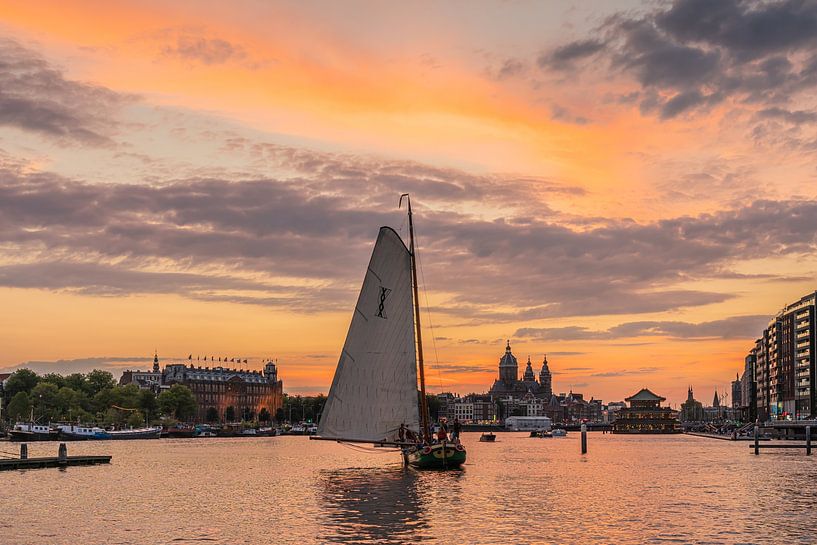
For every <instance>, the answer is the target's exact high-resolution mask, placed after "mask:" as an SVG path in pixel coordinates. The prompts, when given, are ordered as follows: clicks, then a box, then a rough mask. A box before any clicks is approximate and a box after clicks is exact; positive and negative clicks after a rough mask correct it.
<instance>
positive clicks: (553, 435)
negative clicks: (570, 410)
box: [551, 428, 567, 437]
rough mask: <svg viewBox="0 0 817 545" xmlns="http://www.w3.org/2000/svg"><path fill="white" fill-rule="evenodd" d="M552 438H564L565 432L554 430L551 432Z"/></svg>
mask: <svg viewBox="0 0 817 545" xmlns="http://www.w3.org/2000/svg"><path fill="white" fill-rule="evenodd" d="M551 436H552V437H566V436H567V430H563V429H562V428H558V429H555V430H553V431H552V432H551Z"/></svg>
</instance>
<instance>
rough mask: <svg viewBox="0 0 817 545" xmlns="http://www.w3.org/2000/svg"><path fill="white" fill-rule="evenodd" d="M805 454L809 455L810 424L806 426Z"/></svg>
mask: <svg viewBox="0 0 817 545" xmlns="http://www.w3.org/2000/svg"><path fill="white" fill-rule="evenodd" d="M806 456H811V426H806Z"/></svg>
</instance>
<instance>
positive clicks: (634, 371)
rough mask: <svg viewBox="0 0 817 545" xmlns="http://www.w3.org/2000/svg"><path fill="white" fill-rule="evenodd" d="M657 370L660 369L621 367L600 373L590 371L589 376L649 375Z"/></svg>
mask: <svg viewBox="0 0 817 545" xmlns="http://www.w3.org/2000/svg"><path fill="white" fill-rule="evenodd" d="M658 371H661V368H660V367H641V368H639V369H622V370H620V371H604V372H601V373H592V374H591V375H590V376H591V377H596V378H614V377H626V376H632V375H651V374H653V373H656V372H658Z"/></svg>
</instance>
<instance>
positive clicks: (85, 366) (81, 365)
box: [0, 356, 153, 378]
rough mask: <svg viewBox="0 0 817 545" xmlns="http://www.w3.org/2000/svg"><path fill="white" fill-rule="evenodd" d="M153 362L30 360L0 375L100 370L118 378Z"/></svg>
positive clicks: (130, 359) (131, 359) (126, 359)
mask: <svg viewBox="0 0 817 545" xmlns="http://www.w3.org/2000/svg"><path fill="white" fill-rule="evenodd" d="M152 361H153V356H151V357H143V356H133V357H90V358H77V359H70V360H68V359H62V360H51V361H43V360H32V361H27V362H23V363H20V364H18V365H14V366H12V367H6V368H4V369H0V373H12V372H14V371H16V370H17V369H30V370H32V371H34V372H35V373H40V374H45V373H62V374H70V373H87V372H89V371H93V370H94V369H101V370H105V371H110V372H111V373H113V375H114V377H117V378H118V377H119V374H120V373H121V372H122V371H123V370H124V369H138V368H139V366H140V365H142V366H146V367H147V364H149V363H150V362H152Z"/></svg>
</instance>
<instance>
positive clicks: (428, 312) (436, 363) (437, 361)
mask: <svg viewBox="0 0 817 545" xmlns="http://www.w3.org/2000/svg"><path fill="white" fill-rule="evenodd" d="M414 238H415V241H416V239H417V238H419V237H418V236H417V228H416V227H415V229H414ZM415 259H416V261H417V265H418V266H419V267H420V278H421V279H422V281H423V298H425V300H426V316H428V325H429V327H430V328H431V346H432V347H434V370H435V371H437V382H438V383H439V385H440V393H442V391H443V377H442V374H441V373H440V356H439V354H438V353H437V339H436V334H435V333H434V322H433V321H432V320H431V305H429V304H428V290H427V289H426V277H425V273H424V272H423V261H422V259H421V258H420V257H419V255H418V253H417V252H415Z"/></svg>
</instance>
